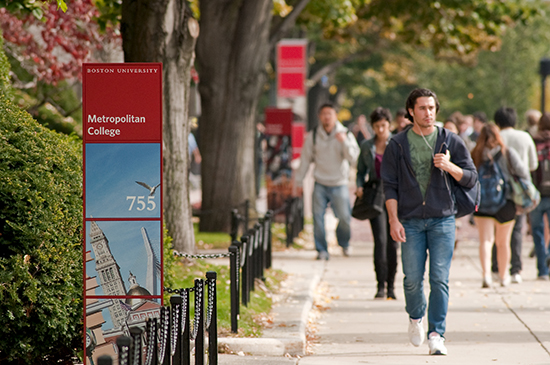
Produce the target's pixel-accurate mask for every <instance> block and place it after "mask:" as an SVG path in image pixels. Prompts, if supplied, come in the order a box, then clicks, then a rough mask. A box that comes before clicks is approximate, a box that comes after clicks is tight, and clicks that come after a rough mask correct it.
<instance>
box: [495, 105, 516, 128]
mask: <svg viewBox="0 0 550 365" xmlns="http://www.w3.org/2000/svg"><path fill="white" fill-rule="evenodd" d="M517 120H518V115H517V113H516V109H514V108H510V107H506V106H501V107H500V108H498V109H497V111H496V112H495V124H496V125H498V127H499V128H500V129H502V128H508V127H512V128H514V127H515V126H516V122H517Z"/></svg>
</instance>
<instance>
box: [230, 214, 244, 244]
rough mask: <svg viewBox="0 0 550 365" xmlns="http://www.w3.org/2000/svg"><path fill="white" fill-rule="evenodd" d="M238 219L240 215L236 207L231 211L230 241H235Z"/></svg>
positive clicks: (237, 231) (237, 232)
mask: <svg viewBox="0 0 550 365" xmlns="http://www.w3.org/2000/svg"><path fill="white" fill-rule="evenodd" d="M240 220H241V217H240V216H239V211H238V210H237V209H233V210H232V211H231V233H230V235H231V241H235V240H236V239H237V235H238V234H239V223H240Z"/></svg>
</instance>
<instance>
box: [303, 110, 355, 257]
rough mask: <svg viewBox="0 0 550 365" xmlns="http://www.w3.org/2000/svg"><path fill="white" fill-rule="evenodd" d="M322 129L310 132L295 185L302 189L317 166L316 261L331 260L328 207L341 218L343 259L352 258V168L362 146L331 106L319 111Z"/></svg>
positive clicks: (339, 234)
mask: <svg viewBox="0 0 550 365" xmlns="http://www.w3.org/2000/svg"><path fill="white" fill-rule="evenodd" d="M319 121H320V122H321V123H320V125H319V126H318V127H317V128H316V129H314V130H313V131H312V132H310V133H309V134H308V135H307V137H306V140H305V142H304V146H303V148H302V155H301V157H300V167H299V168H298V171H297V173H296V183H297V185H298V186H300V187H301V186H302V183H303V180H304V177H305V176H306V173H307V171H308V169H309V165H310V164H311V163H315V170H314V171H313V177H314V179H315V187H314V188H313V199H312V206H313V207H312V209H313V237H314V240H315V249H316V250H317V252H318V255H317V260H328V259H329V254H328V245H327V240H326V235H325V211H326V209H327V206H328V203H330V206H331V208H332V210H333V211H334V215H335V216H336V218H338V220H339V222H338V226H337V227H336V238H337V240H338V244H339V245H340V246H341V247H342V250H343V253H344V256H349V240H350V237H351V227H350V223H351V206H350V200H349V188H348V178H349V168H350V165H355V164H356V163H357V157H359V146H358V145H357V142H356V140H355V137H354V136H353V134H351V133H349V132H348V130H347V129H346V128H345V127H344V126H343V125H342V123H340V122H339V121H338V116H337V115H336V109H335V108H334V106H333V105H332V104H330V103H325V104H323V105H322V106H321V108H319Z"/></svg>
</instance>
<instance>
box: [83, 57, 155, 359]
mask: <svg viewBox="0 0 550 365" xmlns="http://www.w3.org/2000/svg"><path fill="white" fill-rule="evenodd" d="M82 74H83V115H82V117H83V118H82V123H83V140H84V154H83V156H84V169H83V170H84V184H83V185H84V238H85V239H84V245H83V253H82V257H83V266H84V273H83V279H84V330H85V344H84V355H85V358H86V364H91V363H92V362H93V363H94V364H97V358H98V357H99V356H101V355H110V356H111V357H113V358H116V339H117V338H118V337H119V336H122V335H125V336H128V335H130V329H131V328H135V327H139V328H145V323H146V320H147V319H148V318H151V317H159V316H160V306H161V305H162V288H163V275H162V270H163V269H162V266H163V265H162V263H163V257H162V253H163V250H162V242H163V238H162V187H161V182H162V64H160V63H117V64H109V63H105V64H92V63H90V64H84V65H83V69H82Z"/></svg>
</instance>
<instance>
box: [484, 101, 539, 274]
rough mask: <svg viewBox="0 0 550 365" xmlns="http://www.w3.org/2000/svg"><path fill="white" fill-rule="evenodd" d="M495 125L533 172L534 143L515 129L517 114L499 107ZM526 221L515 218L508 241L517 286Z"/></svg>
mask: <svg viewBox="0 0 550 365" xmlns="http://www.w3.org/2000/svg"><path fill="white" fill-rule="evenodd" d="M494 119H495V124H496V125H497V126H498V127H499V128H500V135H501V136H502V139H503V140H504V144H505V145H506V147H508V148H513V149H514V150H516V152H517V153H518V154H519V156H520V158H521V161H522V162H523V164H524V165H526V166H527V167H528V169H529V171H535V170H536V169H537V167H538V165H539V162H538V157H537V148H536V147H535V142H533V138H532V137H531V135H529V133H527V132H525V131H520V130H517V129H515V126H516V123H517V119H518V116H517V113H516V110H515V109H514V108H510V107H504V106H503V107H500V108H499V109H498V110H497V111H496V112H495V116H494ZM525 221H526V215H525V214H520V215H517V216H516V223H515V225H514V229H513V231H512V238H511V240H510V248H511V250H512V258H511V267H510V276H511V278H512V283H516V284H519V283H521V282H522V278H521V274H520V272H521V269H522V263H521V246H522V240H523V233H522V230H523V226H524V224H525ZM491 271H492V272H493V273H495V272H498V264H497V261H496V247H495V246H493V254H492V269H491Z"/></svg>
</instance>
